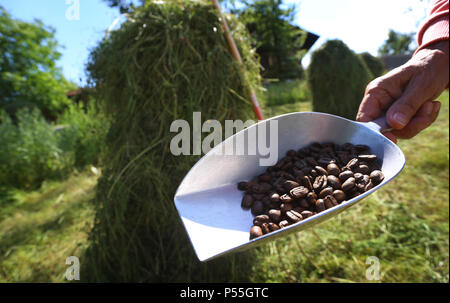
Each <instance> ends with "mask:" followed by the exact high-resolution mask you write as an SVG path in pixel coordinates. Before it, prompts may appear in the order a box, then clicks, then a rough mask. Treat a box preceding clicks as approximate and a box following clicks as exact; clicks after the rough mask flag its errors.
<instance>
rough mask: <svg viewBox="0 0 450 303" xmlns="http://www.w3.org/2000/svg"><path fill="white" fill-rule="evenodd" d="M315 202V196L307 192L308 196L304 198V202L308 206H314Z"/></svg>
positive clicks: (313, 193)
mask: <svg viewBox="0 0 450 303" xmlns="http://www.w3.org/2000/svg"><path fill="white" fill-rule="evenodd" d="M316 200H317V195H316V193H315V192H313V191H312V192H309V193H308V195H307V196H306V201H308V203H309V205H314V204H315V203H316Z"/></svg>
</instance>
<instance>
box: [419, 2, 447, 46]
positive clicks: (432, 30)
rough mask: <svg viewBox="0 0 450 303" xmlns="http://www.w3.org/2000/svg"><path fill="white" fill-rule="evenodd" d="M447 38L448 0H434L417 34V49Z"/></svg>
mask: <svg viewBox="0 0 450 303" xmlns="http://www.w3.org/2000/svg"><path fill="white" fill-rule="evenodd" d="M448 40H449V1H448V0H438V1H435V3H434V6H433V9H432V10H431V12H430V15H429V16H428V18H427V19H426V21H425V23H424V24H423V25H422V27H421V28H420V30H419V32H418V34H417V42H418V45H419V47H418V49H417V50H416V52H415V54H417V52H419V51H420V50H422V49H424V48H427V47H429V46H430V45H432V44H435V43H436V42H440V41H447V43H448Z"/></svg>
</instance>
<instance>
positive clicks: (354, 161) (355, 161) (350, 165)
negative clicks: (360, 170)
mask: <svg viewBox="0 0 450 303" xmlns="http://www.w3.org/2000/svg"><path fill="white" fill-rule="evenodd" d="M358 164H359V160H358V159H357V158H353V159H351V160H350V161H349V162H348V163H347V165H346V166H345V167H347V168H348V169H350V170H351V171H353V170H354V169H355V168H357V167H358Z"/></svg>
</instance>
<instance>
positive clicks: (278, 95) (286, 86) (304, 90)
mask: <svg viewBox="0 0 450 303" xmlns="http://www.w3.org/2000/svg"><path fill="white" fill-rule="evenodd" d="M264 99H265V102H264V104H265V105H267V106H274V105H283V104H290V103H295V102H303V101H311V93H310V91H309V87H308V83H307V82H306V81H305V80H293V81H280V82H275V83H270V84H268V85H267V93H266V94H264Z"/></svg>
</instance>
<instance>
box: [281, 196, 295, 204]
mask: <svg viewBox="0 0 450 303" xmlns="http://www.w3.org/2000/svg"><path fill="white" fill-rule="evenodd" d="M280 201H281V202H282V203H290V202H292V201H294V199H292V197H291V196H289V195H288V194H284V195H282V196H281V197H280Z"/></svg>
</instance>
